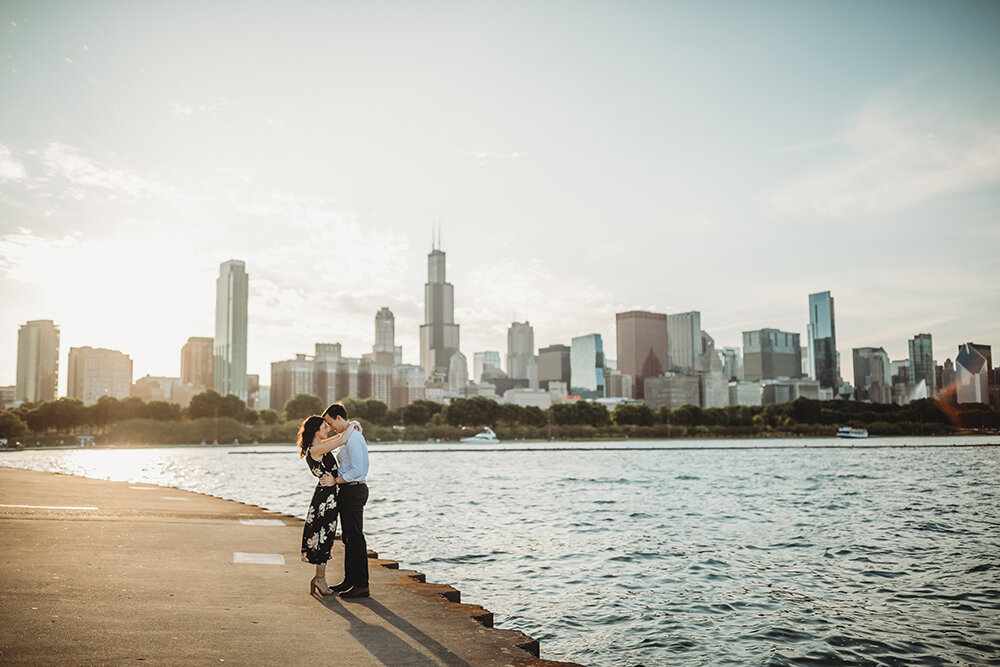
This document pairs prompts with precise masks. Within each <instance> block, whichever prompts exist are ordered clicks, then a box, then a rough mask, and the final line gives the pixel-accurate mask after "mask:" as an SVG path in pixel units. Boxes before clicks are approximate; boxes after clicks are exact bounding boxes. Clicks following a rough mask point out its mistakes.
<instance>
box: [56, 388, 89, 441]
mask: <svg viewBox="0 0 1000 667" xmlns="http://www.w3.org/2000/svg"><path fill="white" fill-rule="evenodd" d="M49 404H50V408H49V409H50V410H51V416H50V419H51V423H52V426H53V427H54V428H55V429H56V432H58V433H68V432H70V431H72V430H73V429H76V428H78V427H80V426H83V424H84V423H85V422H86V419H87V411H86V409H85V408H84V407H83V401H81V400H80V399H78V398H68V397H66V396H63V397H62V398H60V399H58V400H56V401H50V402H49Z"/></svg>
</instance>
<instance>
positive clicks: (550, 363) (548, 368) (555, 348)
mask: <svg viewBox="0 0 1000 667" xmlns="http://www.w3.org/2000/svg"><path fill="white" fill-rule="evenodd" d="M552 382H563V383H565V384H566V388H567V389H569V383H570V348H569V346H568V345H549V346H548V347H543V348H540V349H539V350H538V386H539V387H540V388H542V389H546V390H547V389H548V388H549V384H550V383H552Z"/></svg>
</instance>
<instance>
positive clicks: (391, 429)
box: [0, 389, 1000, 446]
mask: <svg viewBox="0 0 1000 667" xmlns="http://www.w3.org/2000/svg"><path fill="white" fill-rule="evenodd" d="M343 403H344V406H345V407H346V408H347V412H348V414H349V415H350V416H351V417H352V418H354V419H358V420H359V421H361V423H362V424H363V426H364V429H365V436H366V437H367V438H368V440H369V441H371V442H377V441H399V440H402V441H404V442H424V441H427V440H428V439H431V440H436V439H440V440H442V441H445V442H449V441H450V442H454V441H457V440H458V439H460V438H463V437H465V436H468V435H470V434H472V433H475V432H477V431H478V430H479V429H480V428H481V427H483V426H490V427H491V428H493V429H494V430H495V431H496V432H497V435H498V436H499V438H500V439H501V440H521V439H524V440H547V439H557V440H563V439H570V440H586V439H620V438H692V437H721V438H726V437H771V436H779V437H791V436H832V435H834V433H835V432H836V430H837V428H838V427H840V426H843V425H848V424H849V425H851V426H855V427H864V428H867V429H868V432H869V433H870V434H871V435H876V436H878V435H938V434H948V433H955V432H956V431H958V430H963V429H968V430H997V429H1000V413H997V412H995V411H993V410H992V409H990V408H989V407H988V406H985V405H981V404H962V405H955V404H951V403H944V402H941V401H937V400H934V399H924V400H919V401H914V402H912V403H908V404H907V405H902V406H898V405H880V404H874V403H858V402H853V401H814V400H810V399H805V398H799V399H796V400H794V401H791V402H789V403H782V404H776V405H764V406H729V407H726V408H700V407H697V406H694V405H682V406H681V407H679V408H676V409H674V410H669V409H667V408H659V409H652V408H650V407H649V406H647V405H645V404H642V403H622V404H619V405H618V406H616V407H614V408H613V409H612V410H608V409H607V408H606V407H605V406H604V405H602V404H600V403H593V402H589V401H576V402H574V403H555V404H553V405H552V406H550V407H549V408H547V409H545V410H543V409H541V408H538V407H521V406H518V405H513V404H510V403H497V402H496V401H493V400H491V399H488V398H484V397H482V396H474V397H471V398H458V399H453V400H452V401H451V403H450V404H449V405H442V404H440V403H435V402H433V401H427V400H417V401H414V402H413V403H411V404H410V405H407V406H405V407H402V408H396V409H393V410H390V409H389V408H388V406H387V405H386V404H385V403H383V402H382V401H379V400H376V399H371V398H369V399H353V398H347V399H344V401H343ZM324 408H325V406H324V405H323V403H322V402H321V401H320V399H319V397H318V396H313V395H311V394H298V395H296V396H294V397H293V398H292V399H290V400H289V401H288V402H287V403H286V404H285V408H284V410H283V411H282V412H278V411H276V410H259V411H258V410H253V409H250V408H248V407H247V406H246V404H245V403H244V402H243V401H242V400H240V399H239V398H238V397H236V396H233V395H228V396H222V395H220V394H218V393H217V392H215V391H213V390H211V389H209V390H207V391H205V392H202V393H200V394H198V395H196V396H195V397H194V398H192V399H191V403H190V404H189V405H188V407H186V408H181V407H180V406H179V405H177V404H176V403H168V402H166V401H150V402H148V403H147V402H143V401H142V400H140V399H139V398H136V397H131V398H126V399H121V400H119V399H116V398H112V397H107V396H105V397H102V398H101V399H100V400H98V401H97V403H95V404H93V405H84V404H83V403H82V402H81V401H79V400H77V399H72V398H60V399H58V400H55V401H45V402H42V403H37V404H24V405H21V406H19V407H16V408H12V409H8V410H5V411H3V412H0V438H6V439H7V440H8V441H9V443H11V444H13V443H14V442H15V441H24V442H25V443H26V444H35V443H38V444H50V445H51V444H59V443H64V444H75V442H76V441H75V439H74V437H73V436H75V435H80V434H88V435H93V436H94V442H95V443H97V444H193V443H200V442H213V441H218V442H220V443H223V444H228V443H232V442H233V441H234V440H238V441H239V442H242V443H248V442H253V441H257V442H261V443H290V442H293V441H294V440H295V434H296V431H297V430H298V426H299V423H300V422H301V420H302V419H304V418H305V417H307V416H308V415H311V414H317V413H319V412H321V411H322V410H323V409H324ZM8 446H9V445H8Z"/></svg>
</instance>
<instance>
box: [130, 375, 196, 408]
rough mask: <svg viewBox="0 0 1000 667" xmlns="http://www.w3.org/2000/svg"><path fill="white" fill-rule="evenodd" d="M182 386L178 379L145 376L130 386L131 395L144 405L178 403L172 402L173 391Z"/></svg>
mask: <svg viewBox="0 0 1000 667" xmlns="http://www.w3.org/2000/svg"><path fill="white" fill-rule="evenodd" d="M182 385H183V383H182V382H181V379H180V378H172V377H154V376H152V375H146V376H144V377H141V378H139V379H138V380H136V381H135V384H133V385H132V391H131V395H132V396H136V397H138V398H139V399H141V400H142V401H143V402H145V403H149V402H150V401H166V402H168V403H178V401H176V400H174V389H175V388H176V387H180V386H182ZM189 402H190V399H189Z"/></svg>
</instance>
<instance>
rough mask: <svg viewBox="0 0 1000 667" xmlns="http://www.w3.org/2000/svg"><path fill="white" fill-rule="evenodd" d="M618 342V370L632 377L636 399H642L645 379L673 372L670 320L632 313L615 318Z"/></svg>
mask: <svg viewBox="0 0 1000 667" xmlns="http://www.w3.org/2000/svg"><path fill="white" fill-rule="evenodd" d="M615 327H616V330H617V339H618V370H619V371H621V373H622V374H623V375H631V376H632V378H633V381H632V387H633V390H634V392H635V398H643V397H644V395H645V394H644V390H643V382H644V380H645V378H648V377H655V376H657V375H662V374H663V373H665V372H666V371H667V370H668V369H669V368H670V354H669V351H668V347H667V344H668V338H667V316H666V314H665V313H649V312H645V311H641V310H633V311H629V312H627V313H618V314H616V315H615Z"/></svg>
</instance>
